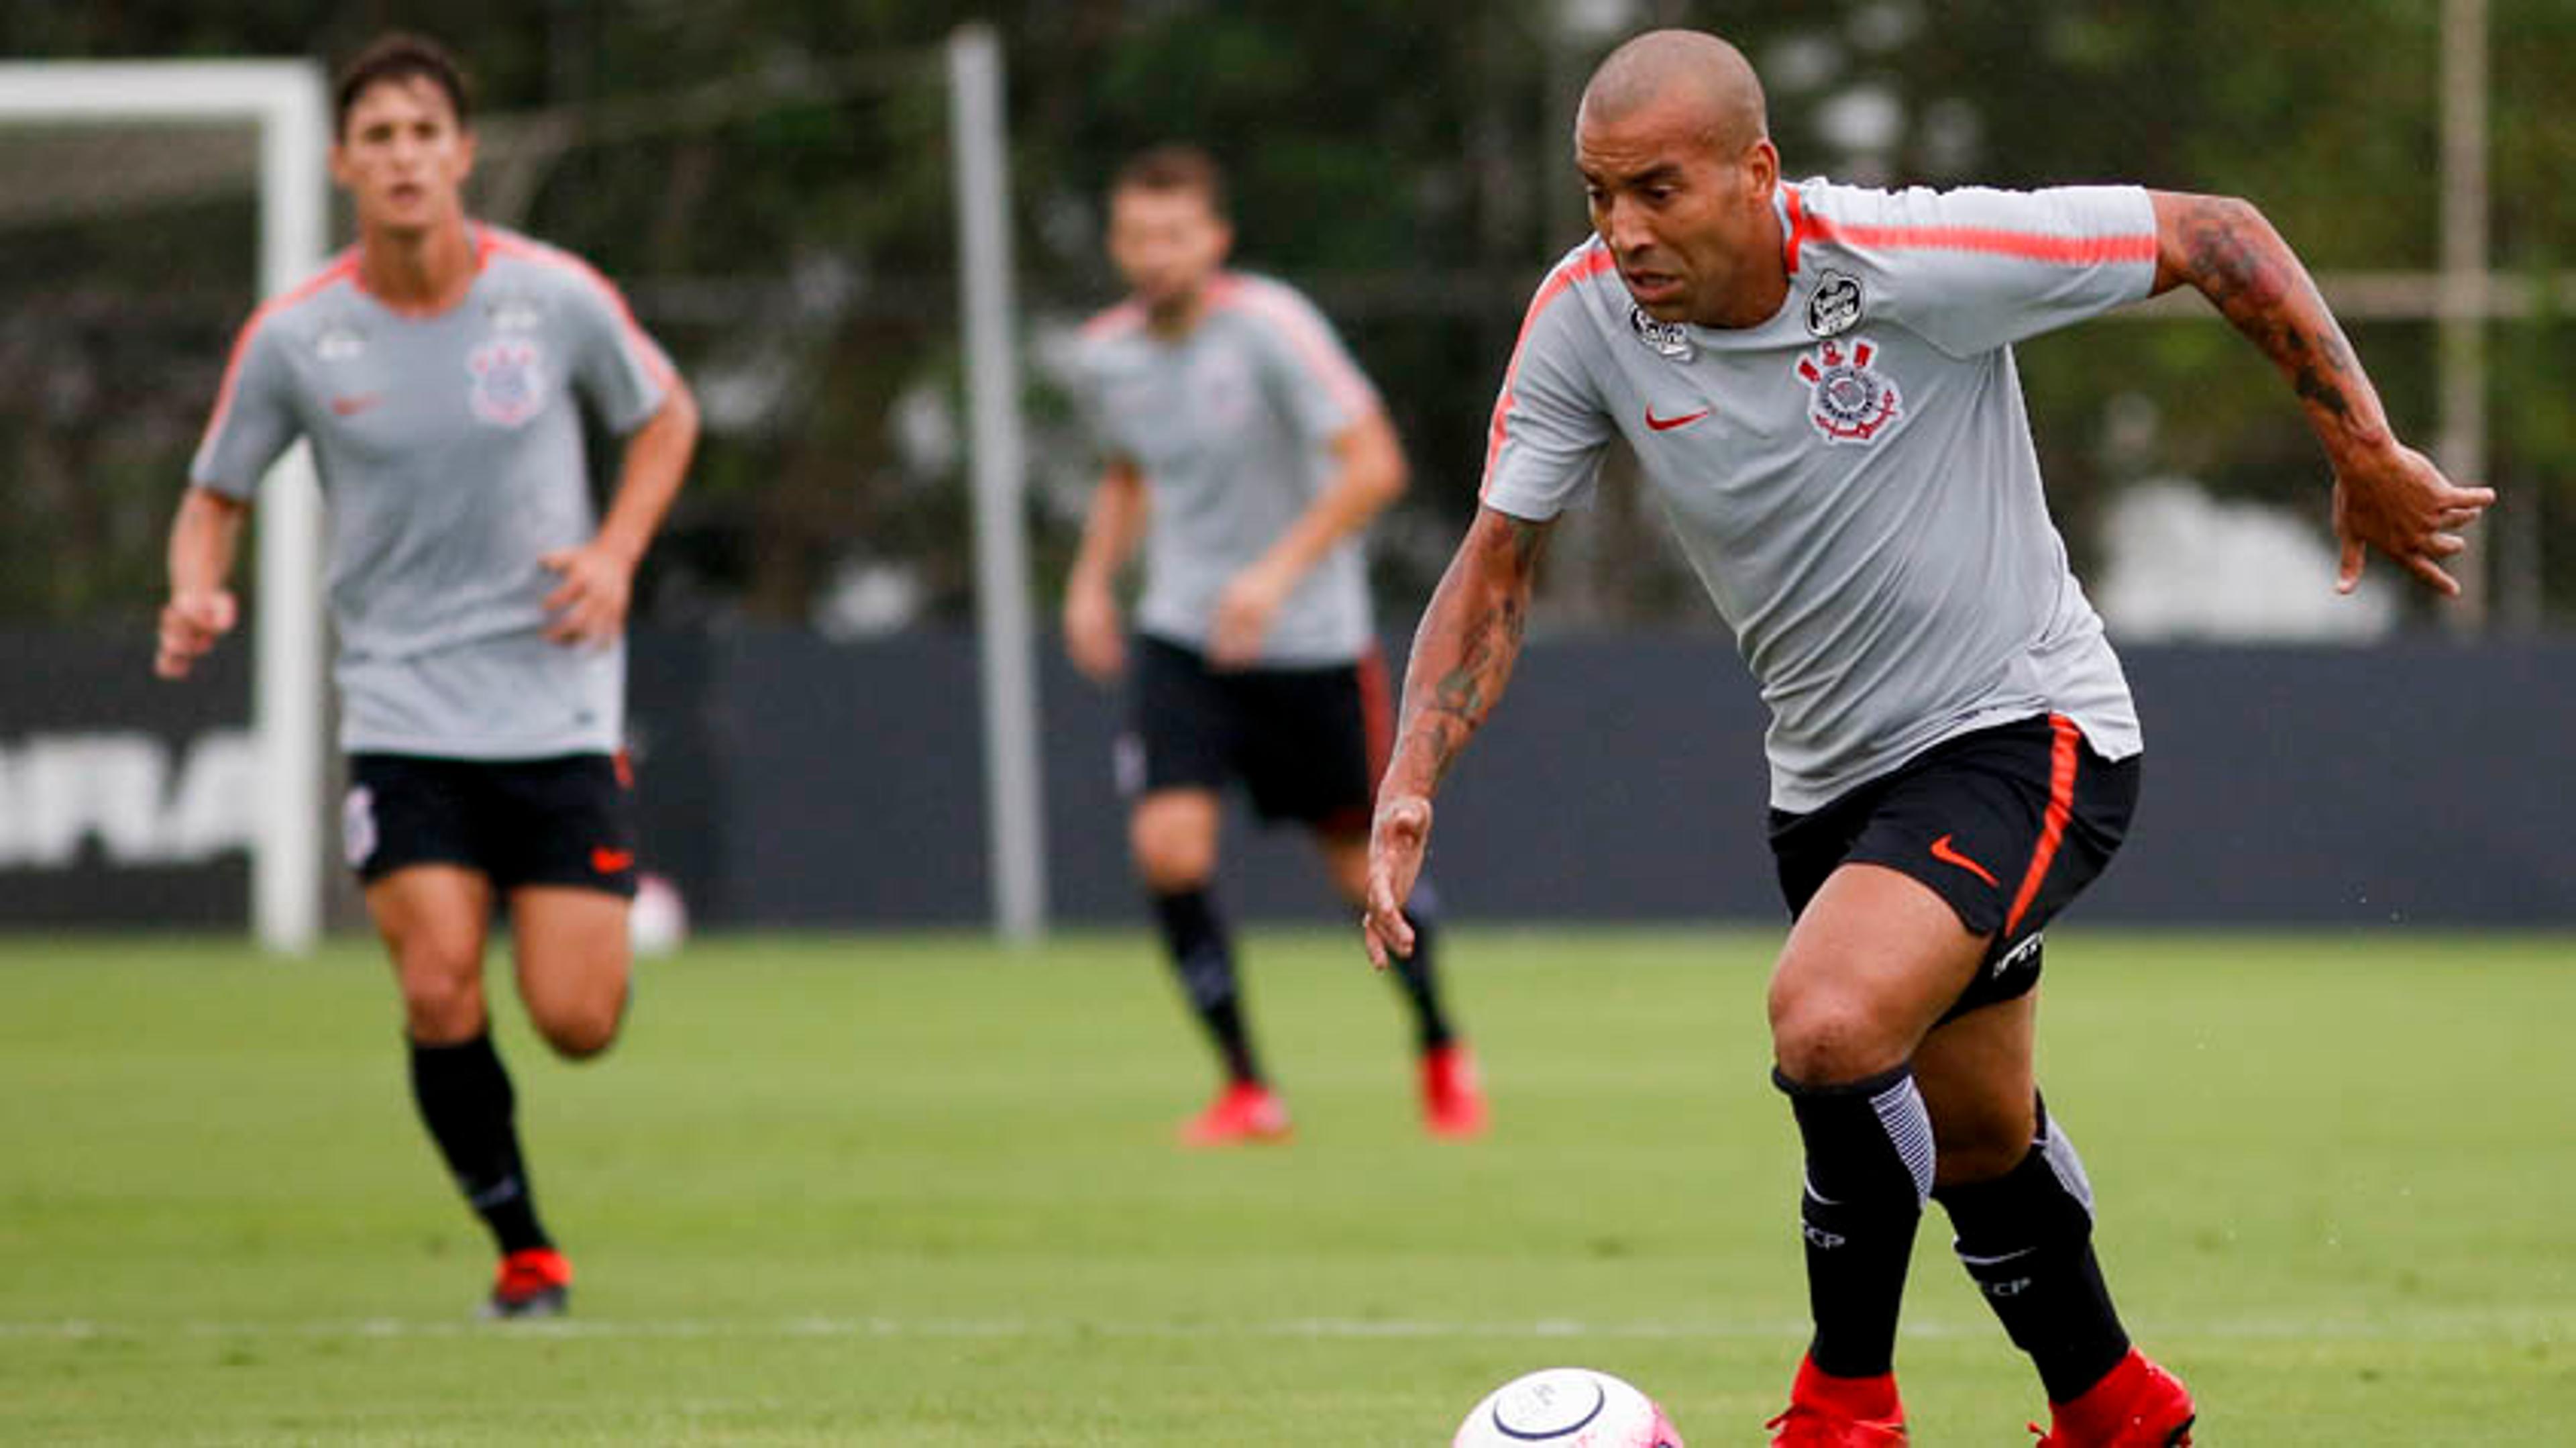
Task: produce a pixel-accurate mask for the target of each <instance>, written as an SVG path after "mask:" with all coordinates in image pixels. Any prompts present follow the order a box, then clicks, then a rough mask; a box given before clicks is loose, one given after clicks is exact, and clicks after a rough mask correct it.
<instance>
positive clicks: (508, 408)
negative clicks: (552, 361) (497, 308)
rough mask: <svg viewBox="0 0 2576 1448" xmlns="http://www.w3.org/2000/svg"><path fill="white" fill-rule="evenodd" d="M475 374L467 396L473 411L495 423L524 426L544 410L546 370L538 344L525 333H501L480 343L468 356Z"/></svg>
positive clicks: (506, 425)
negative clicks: (519, 335)
mask: <svg viewBox="0 0 2576 1448" xmlns="http://www.w3.org/2000/svg"><path fill="white" fill-rule="evenodd" d="M465 368H466V370H467V371H468V372H471V373H472V374H473V375H474V390H473V392H472V393H471V394H469V396H468V399H467V400H468V401H470V402H471V403H472V404H473V406H474V415H475V416H476V417H479V418H481V419H483V420H484V421H485V422H488V423H490V424H492V425H493V426H495V427H523V426H525V425H526V424H527V422H528V420H529V419H531V418H533V417H535V416H536V415H537V414H538V413H540V412H542V411H544V410H545V406H546V373H545V363H544V360H543V359H542V358H541V357H540V356H539V355H538V352H537V344H536V343H534V342H532V341H529V340H528V339H526V338H524V337H502V338H497V339H495V340H493V341H489V342H486V343H484V344H483V345H482V346H480V347H477V348H475V349H474V351H473V352H472V353H471V354H470V355H468V356H467V357H466V359H465Z"/></svg>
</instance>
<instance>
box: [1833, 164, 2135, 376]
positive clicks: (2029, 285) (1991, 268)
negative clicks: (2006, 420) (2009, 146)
mask: <svg viewBox="0 0 2576 1448" xmlns="http://www.w3.org/2000/svg"><path fill="white" fill-rule="evenodd" d="M1801 189H1802V190H1803V191H1806V192H1808V193H1809V194H1808V196H1807V197H1806V198H1805V199H1806V201H1807V207H1806V209H1805V212H1804V214H1803V216H1802V217H1801V218H1800V219H1799V222H1798V224H1797V226H1796V228H1795V234H1796V235H1797V236H1798V237H1799V238H1800V240H1801V242H1802V243H1803V242H1806V241H1814V242H1818V243H1821V245H1820V247H1819V251H1821V252H1822V253H1823V254H1824V259H1822V260H1818V259H1816V258H1813V257H1809V258H1804V259H1802V267H1803V266H1804V265H1809V264H1821V265H1824V266H1831V265H1833V264H1834V261H1833V260H1832V259H1831V258H1832V257H1834V256H1835V255H1836V254H1839V255H1841V256H1843V257H1847V258H1849V259H1850V260H1851V261H1852V262H1854V263H1856V264H1857V265H1858V266H1859V267H1860V268H1861V269H1862V272H1863V275H1864V276H1865V277H1868V278H1869V280H1870V281H1871V282H1874V283H1876V285H1877V286H1878V288H1879V289H1880V290H1881V292H1882V297H1883V305H1881V306H1878V307H1874V308H1873V310H1875V311H1878V312H1879V313H1880V314H1881V315H1885V316H1888V317H1890V318H1892V319H1893V320H1896V321H1898V322H1900V323H1902V324H1903V325H1905V326H1908V327H1911V328H1912V329H1913V330H1914V331H1915V332H1916V333H1917V334H1919V335H1920V336H1922V337H1923V338H1924V339H1925V340H1926V341H1929V342H1930V343H1932V344H1933V345H1934V346H1936V347H1939V348H1940V349H1941V350H1943V351H1944V352H1948V353H1950V354H1951V355H1953V356H1958V357H1967V356H1973V355H1975V354H1977V353H1980V352H1988V351H1992V350H1994V349H1995V348H1997V347H2002V346H2006V345H2009V344H2011V343H2013V342H2018V341H2020V340H2022V339H2023V338H2026V337H2034V336H2037V335H2039V334H2040V333H2043V332H2048V331H2052V330H2055V329H2056V328H2059V327H2064V326H2067V325H2069V324H2071V323H2075V322H2080V321H2082V320H2084V319H2085V318H2087V317H2092V316H2097V315H2099V314H2101V313H2103V312H2106V311H2109V310H2110V309H2112V308H2113V307H2117V306H2122V305H2125V304H2127V303H2129V302H2134V301H2138V300H2140V299H2142V298H2144V297H2145V296H2146V295H2147V294H2148V292H2149V291H2150V290H2151V289H2152V288H2153V286H2154V283H2155V266H2156V217H2155V205H2154V203H2153V202H2152V201H2151V200H2150V199H2149V198H2148V196H2147V193H2146V191H2145V190H2144V189H2142V188H2140V187H2136V186H2062V187H2054V188H2050V189H2047V190H2041V191H1995V190H1986V189H1979V188H1970V189H1963V190H1957V191H1931V190H1925V189H1920V188H1917V189H1914V190H1909V191H1901V192H1866V191H1851V190H1845V189H1843V188H1839V187H1835V188H1818V187H1813V186H1810V187H1806V188H1801ZM1802 249H1803V248H1802Z"/></svg>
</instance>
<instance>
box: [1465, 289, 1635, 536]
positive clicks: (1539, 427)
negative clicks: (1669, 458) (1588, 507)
mask: <svg viewBox="0 0 2576 1448" xmlns="http://www.w3.org/2000/svg"><path fill="white" fill-rule="evenodd" d="M1569 275H1570V274H1569V273H1568V271H1567V270H1566V268H1565V267H1559V268H1558V269H1557V271H1556V272H1554V273H1551V274H1550V276H1549V278H1548V280H1547V281H1546V282H1545V283H1544V284H1542V285H1541V286H1540V288H1539V292H1538V296H1537V297H1536V298H1535V299H1534V300H1532V301H1531V303H1530V310H1529V314H1528V316H1527V318H1526V320H1524V321H1523V322H1522V323H1521V335H1520V341H1519V343H1518V344H1517V345H1516V346H1515V347H1514V348H1513V349H1512V360H1511V363H1510V365H1509V367H1508V368H1507V369H1506V370H1505V371H1504V373H1503V389H1502V394H1501V396H1499V397H1497V398H1496V399H1495V400H1494V421H1493V426H1492V428H1491V430H1490V431H1489V433H1488V435H1487V437H1486V443H1485V479H1484V485H1483V487H1482V488H1481V489H1480V490H1479V494H1478V496H1479V498H1480V500H1481V501H1482V502H1483V503H1484V504H1485V505H1486V506H1487V507H1490V508H1494V509H1496V510H1498V511H1500V512H1505V513H1509V514H1511V515H1512V516H1513V517H1515V518H1522V519H1526V520H1528V521H1530V522H1544V521H1546V520H1547V519H1550V518H1553V517H1555V516H1556V515H1557V514H1559V513H1561V512H1564V511H1565V510H1566V509H1567V508H1568V507H1570V506H1573V505H1574V504H1575V503H1577V502H1579V501H1581V500H1582V499H1583V498H1584V497H1585V496H1586V495H1587V494H1589V493H1590V491H1591V489H1592V483H1593V480H1594V478H1595V477H1597V476H1598V475H1599V473H1600V471H1601V450H1602V448H1603V447H1604V446H1606V445H1607V444H1608V443H1609V441H1610V435H1611V431H1612V428H1611V423H1610V417H1609V414H1608V413H1607V412H1605V411H1604V410H1603V409H1602V406H1601V401H1600V391H1599V389H1598V388H1597V387H1596V386H1595V385H1594V383H1593V381H1592V375H1591V371H1590V369H1589V368H1588V367H1587V366H1586V349H1587V348H1588V347H1589V346H1590V345H1591V333H1590V329H1589V327H1588V326H1587V325H1586V322H1585V318H1584V315H1583V307H1582V304H1581V302H1580V300H1579V299H1578V298H1576V297H1575V296H1573V295H1571V294H1570V293H1571V291H1572V285H1571V283H1570V282H1569V281H1568V280H1566V278H1567V277H1568V276H1569Z"/></svg>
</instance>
